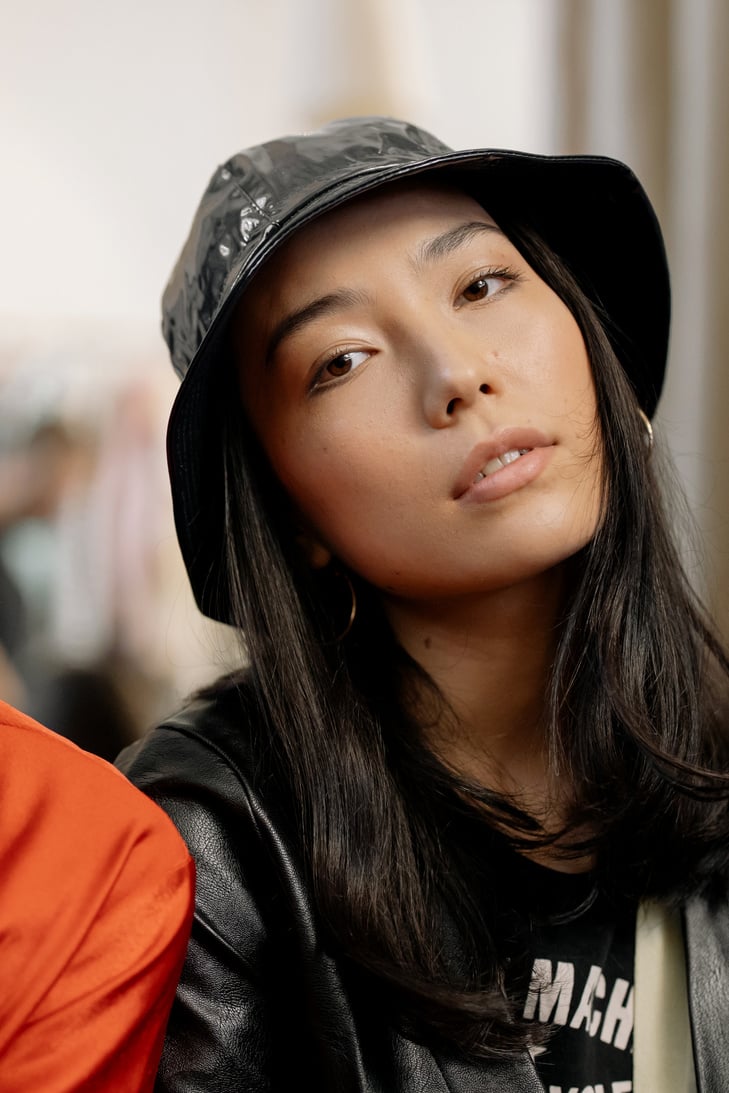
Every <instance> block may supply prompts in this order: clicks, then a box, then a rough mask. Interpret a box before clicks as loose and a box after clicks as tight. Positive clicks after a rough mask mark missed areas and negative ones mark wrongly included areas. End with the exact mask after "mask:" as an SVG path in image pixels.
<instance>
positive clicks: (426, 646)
mask: <svg viewBox="0 0 729 1093" xmlns="http://www.w3.org/2000/svg"><path fill="white" fill-rule="evenodd" d="M423 644H424V646H425V648H426V649H430V647H431V645H432V644H433V639H432V638H426V639H425V641H424V642H423Z"/></svg>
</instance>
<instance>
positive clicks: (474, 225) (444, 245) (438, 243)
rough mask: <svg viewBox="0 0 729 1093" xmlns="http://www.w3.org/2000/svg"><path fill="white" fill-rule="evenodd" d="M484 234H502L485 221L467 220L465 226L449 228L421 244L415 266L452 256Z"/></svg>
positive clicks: (498, 229) (493, 225) (494, 226)
mask: <svg viewBox="0 0 729 1093" xmlns="http://www.w3.org/2000/svg"><path fill="white" fill-rule="evenodd" d="M484 232H496V234H497V235H503V234H504V233H503V232H502V231H501V229H500V228H497V227H496V225H495V224H487V223H486V221H485V220H469V221H468V223H466V224H459V225H458V226H457V227H455V228H449V229H448V231H445V232H443V233H442V235H436V236H435V238H434V239H428V240H427V241H426V242H425V243H421V245H420V246H419V247H418V249H417V252H416V254H415V258H414V262H415V266H416V267H418V268H419V267H422V266H424V265H428V264H430V263H432V262H435V261H437V260H438V259H439V258H445V256H446V255H448V254H452V253H453V252H454V251H456V250H458V249H459V247H463V246H465V244H466V243H470V241H471V240H472V239H474V238H475V237H476V236H478V235H481V234H482V233H484Z"/></svg>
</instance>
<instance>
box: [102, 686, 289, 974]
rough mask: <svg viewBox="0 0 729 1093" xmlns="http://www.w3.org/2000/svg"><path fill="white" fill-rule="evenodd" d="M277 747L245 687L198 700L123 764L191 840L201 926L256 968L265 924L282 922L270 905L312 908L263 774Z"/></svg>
mask: <svg viewBox="0 0 729 1093" xmlns="http://www.w3.org/2000/svg"><path fill="white" fill-rule="evenodd" d="M270 747H271V741H270V740H269V739H267V736H266V732H265V728H264V726H263V725H262V723H261V718H260V716H259V715H257V714H256V712H255V708H254V703H253V701H252V699H251V694H250V690H249V689H248V688H247V687H246V685H245V684H243V685H234V686H231V687H227V688H226V687H221V688H219V689H217V690H215V691H213V692H210V693H208V694H207V695H206V696H203V697H199V698H196V699H194V700H193V701H191V702H190V703H188V705H186V706H185V707H184V708H183V709H182V710H181V711H180V712H179V713H178V714H176V715H175V716H173V717H171V718H169V719H168V720H166V721H165V722H163V723H162V724H161V725H159V726H157V727H156V728H155V729H153V730H152V731H151V732H150V733H149V734H148V735H147V736H146V737H145V738H144V739H143V740H141V741H139V742H138V743H137V744H134V745H133V746H132V747H131V748H127V749H126V750H125V751H124V752H122V754H121V755H120V756H119V758H118V760H117V764H118V765H119V767H120V769H121V770H122V771H123V772H124V773H125V774H126V776H127V777H128V778H130V779H131V781H132V782H133V783H134V784H135V785H137V786H138V787H139V788H140V789H142V790H143V791H144V792H145V793H148V794H149V795H150V796H151V797H152V799H153V800H154V801H156V802H157V803H158V804H159V805H160V806H161V807H162V808H163V809H164V810H165V811H166V812H167V813H168V815H169V816H170V817H171V818H172V820H173V822H174V824H175V826H176V827H177V829H178V831H179V832H180V834H181V835H182V837H183V839H184V840H185V842H186V844H187V846H188V848H189V850H190V853H191V854H192V857H193V859H194V861H195V866H196V876H197V893H196V909H197V918H198V919H199V920H202V921H204V922H205V923H206V924H207V925H208V926H209V928H210V929H212V930H214V931H215V933H216V934H217V936H218V937H222V938H223V939H225V942H226V944H227V945H229V946H230V948H231V949H235V950H236V951H237V952H238V953H239V955H244V956H245V959H246V960H247V961H250V962H254V961H255V959H256V957H255V955H254V954H255V953H256V952H257V951H258V949H259V946H260V944H261V943H262V940H263V936H264V934H265V932H266V927H265V926H264V920H266V921H267V923H268V926H269V927H270V926H271V924H272V922H273V921H274V920H275V919H276V917H277V916H276V914H275V913H274V914H272V913H271V907H272V905H273V904H276V903H278V905H279V907H283V906H284V905H285V906H287V907H289V908H291V907H292V905H293V904H298V905H301V906H304V905H306V904H307V903H308V896H307V894H306V887H307V886H306V884H305V882H304V881H303V873H302V870H301V868H300V862H299V855H298V851H297V849H296V846H295V843H296V840H295V839H294V838H292V837H291V824H290V821H287V820H286V819H285V818H284V817H283V815H282V809H281V793H280V792H279V790H278V789H277V788H276V787H273V786H272V785H271V780H270V777H269V776H268V775H265V774H262V773H261V768H262V764H261V762H260V759H261V757H262V754H263V752H266V751H267V750H268V749H270ZM264 758H265V756H264ZM282 897H283V898H282Z"/></svg>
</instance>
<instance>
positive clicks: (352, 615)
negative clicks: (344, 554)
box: [336, 569, 357, 641]
mask: <svg viewBox="0 0 729 1093" xmlns="http://www.w3.org/2000/svg"><path fill="white" fill-rule="evenodd" d="M336 574H337V576H338V577H342V578H343V579H344V580H345V581H346V582H347V587H348V588H349V595H350V597H351V599H352V606H351V608H350V611H349V619H348V620H347V625H346V626H345V627H344V630H342V632H341V634H337V637H336V640H337V641H344V639H345V638H346V637H347V635H348V634H349V632H350V630H351V629H352V627H353V626H354V620H355V618H356V617H357V593H356V592H355V590H354V585H353V584H352V581H351V578H350V577H349V574H347V573H345V572H344V571H343V570H341V569H338V570H336Z"/></svg>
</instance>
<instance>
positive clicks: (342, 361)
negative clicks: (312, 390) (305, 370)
mask: <svg viewBox="0 0 729 1093" xmlns="http://www.w3.org/2000/svg"><path fill="white" fill-rule="evenodd" d="M370 356H371V354H370V353H368V352H367V351H366V350H364V349H346V350H345V351H344V352H342V353H337V354H336V355H335V356H333V357H329V359H328V360H326V361H325V362H324V363H323V364H322V366H321V368H319V370H318V371H317V374H316V376H315V377H314V387H322V386H324V385H326V384H327V383H329V382H330V381H331V380H336V379H341V378H342V377H343V376H348V375H349V374H350V373H351V372H354V370H355V369H356V368H359V366H360V365H361V364H364V362H365V361H366V360H368V359H369V358H370Z"/></svg>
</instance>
